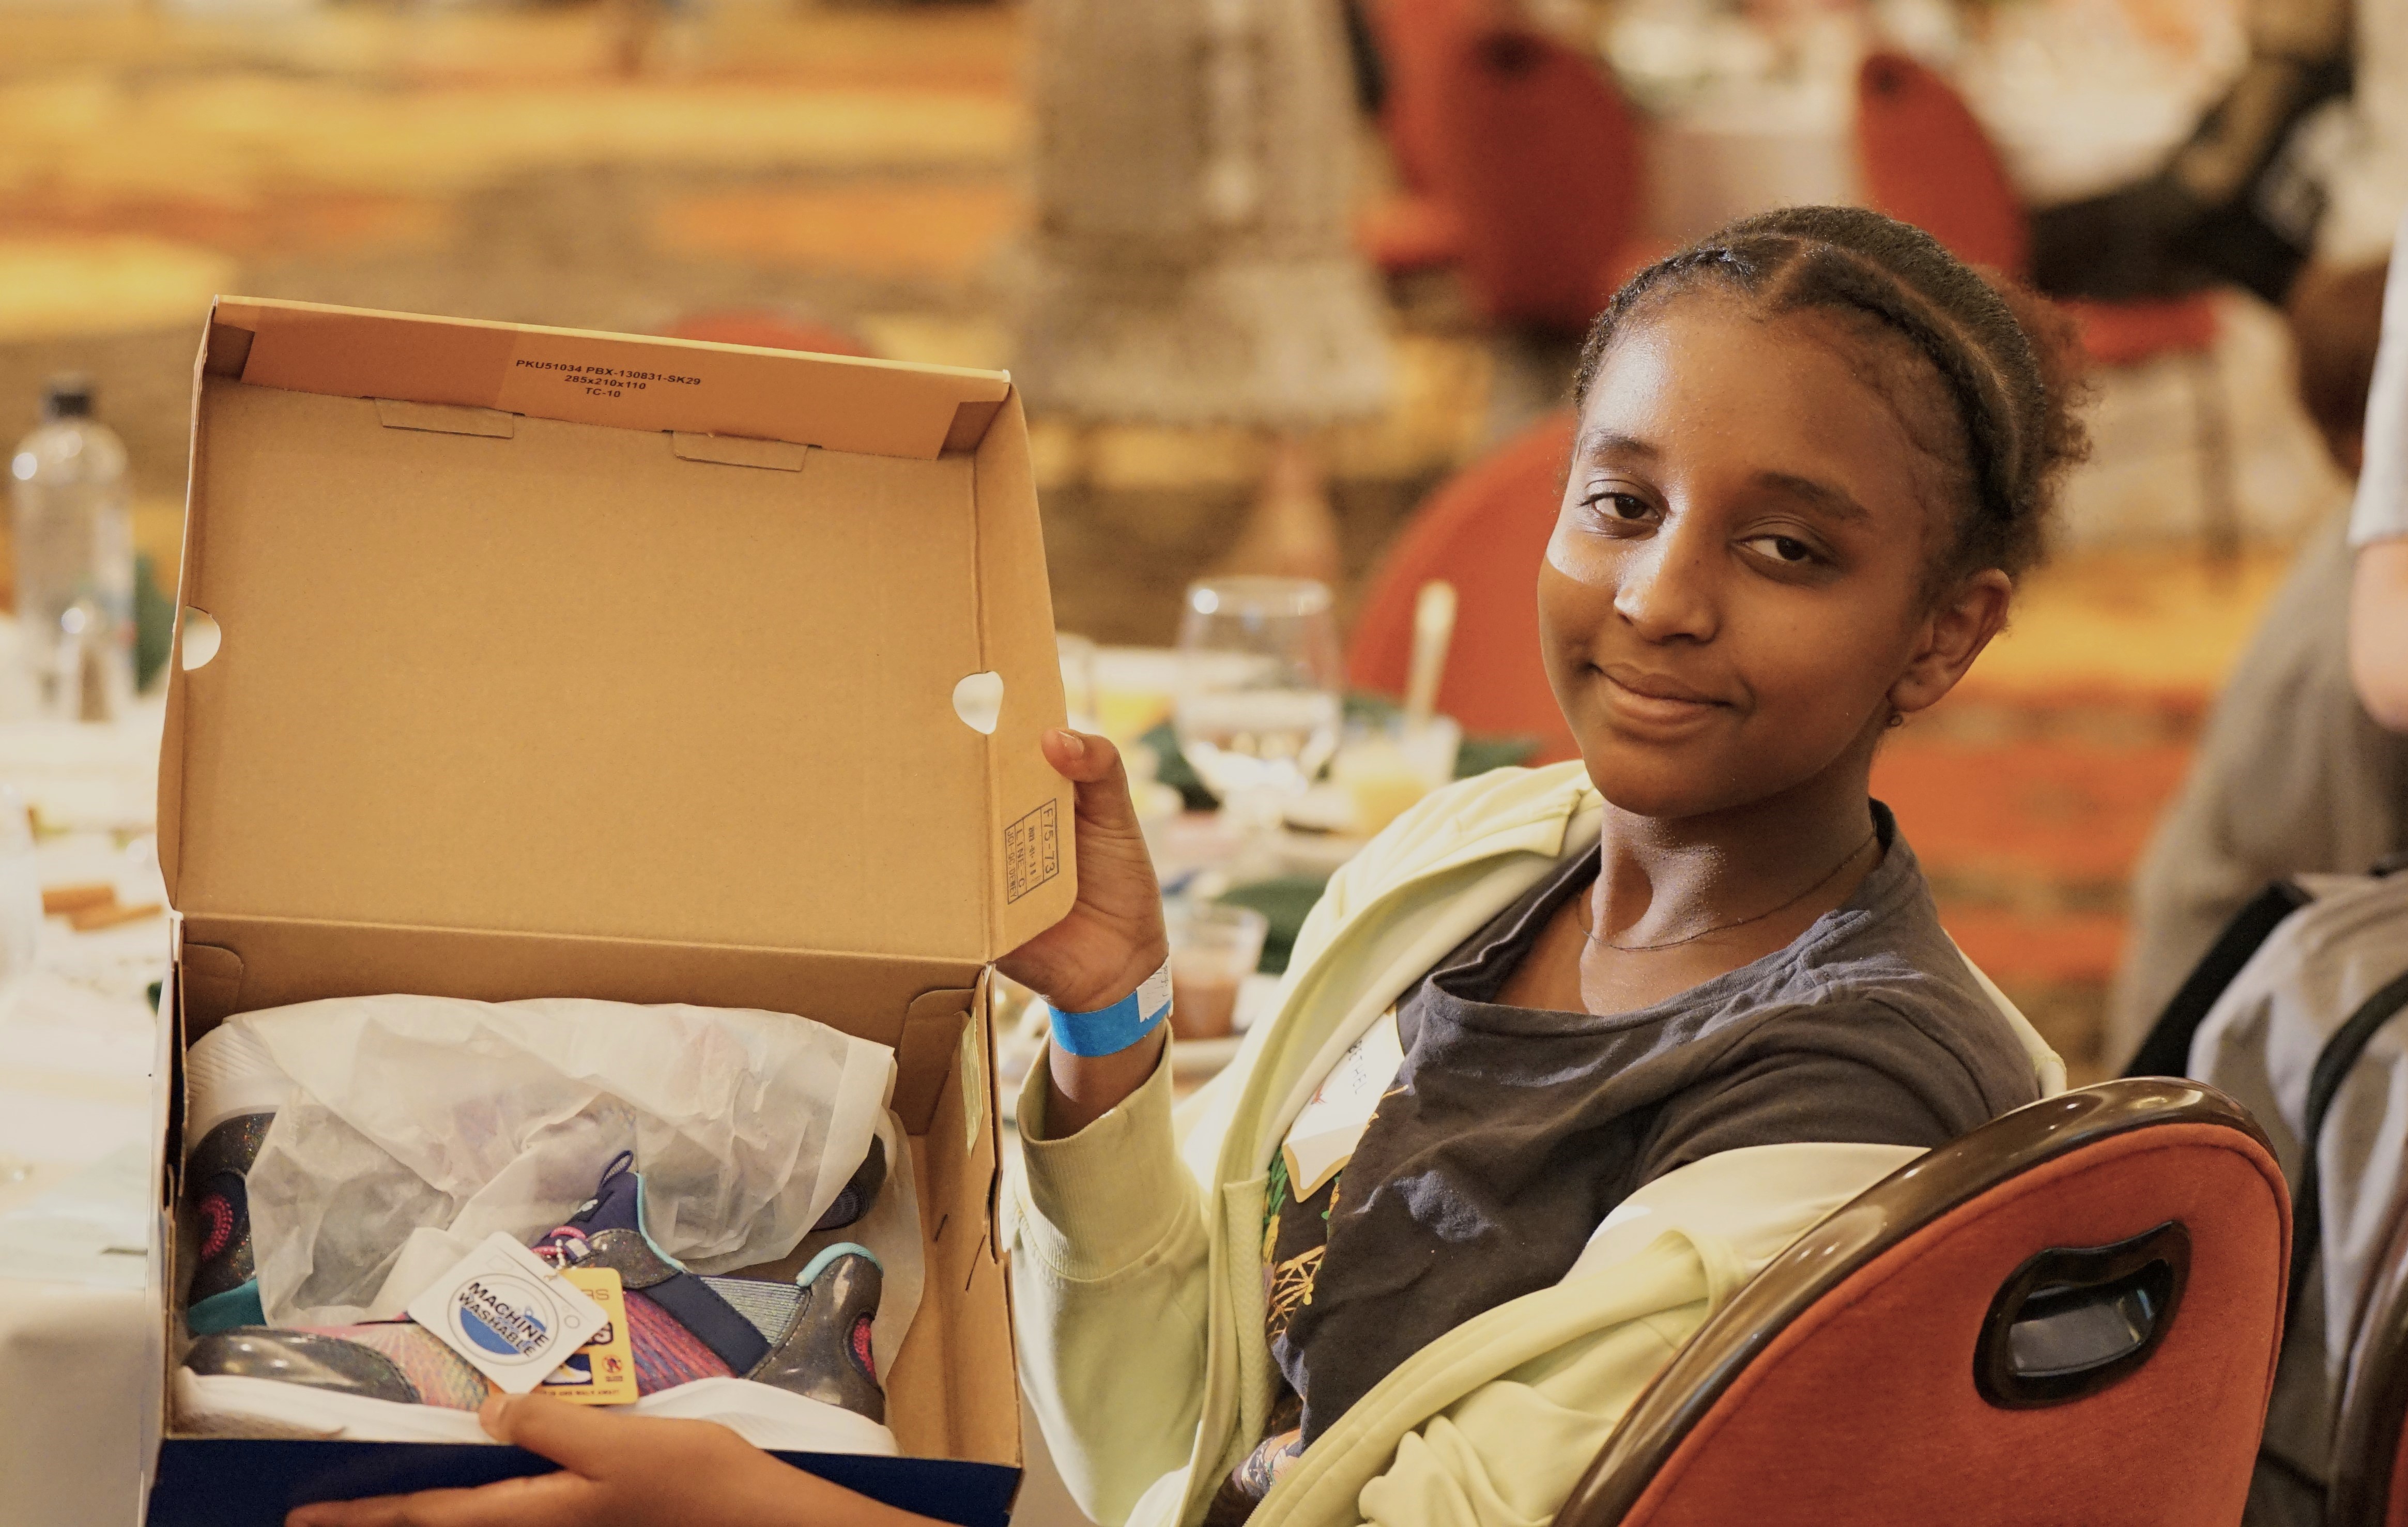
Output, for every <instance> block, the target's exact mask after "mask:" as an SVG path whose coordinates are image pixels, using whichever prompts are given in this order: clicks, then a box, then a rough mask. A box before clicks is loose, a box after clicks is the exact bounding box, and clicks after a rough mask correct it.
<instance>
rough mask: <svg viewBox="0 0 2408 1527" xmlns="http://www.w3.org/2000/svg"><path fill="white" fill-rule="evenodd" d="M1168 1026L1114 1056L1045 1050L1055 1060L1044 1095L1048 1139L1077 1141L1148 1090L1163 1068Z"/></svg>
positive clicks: (1048, 1075)
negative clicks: (1130, 1098)
mask: <svg viewBox="0 0 2408 1527" xmlns="http://www.w3.org/2000/svg"><path fill="white" fill-rule="evenodd" d="M1169 1036H1170V1025H1169V1024H1168V1023H1164V1024H1161V1025H1159V1026H1158V1027H1156V1028H1155V1029H1154V1032H1153V1033H1152V1034H1149V1035H1146V1036H1145V1037H1144V1038H1142V1039H1140V1040H1139V1041H1138V1042H1137V1043H1136V1044H1134V1045H1131V1046H1130V1047H1129V1048H1128V1049H1124V1050H1121V1051H1118V1052H1117V1053H1115V1054H1111V1055H1073V1054H1071V1053H1070V1052H1069V1051H1068V1050H1067V1049H1061V1048H1060V1047H1059V1046H1051V1045H1049V1046H1048V1047H1046V1053H1047V1054H1048V1055H1049V1056H1050V1057H1052V1060H1051V1063H1050V1065H1049V1069H1048V1073H1047V1083H1046V1091H1045V1138H1047V1139H1049V1140H1059V1139H1063V1138H1066V1137H1067V1136H1069V1135H1076V1134H1078V1133H1079V1132H1080V1131H1081V1130H1082V1129H1085V1128H1086V1127H1087V1126H1088V1125H1089V1124H1092V1123H1094V1122H1095V1121H1096V1120H1098V1119H1101V1118H1102V1117H1103V1116H1104V1115H1105V1114H1107V1113H1110V1112H1111V1110H1112V1109H1114V1108H1116V1107H1118V1106H1120V1105H1121V1104H1122V1103H1123V1102H1124V1101H1125V1100H1126V1099H1127V1097H1128V1095H1129V1094H1130V1093H1131V1092H1136V1091H1137V1090H1138V1089H1139V1088H1140V1087H1142V1086H1144V1085H1145V1082H1146V1078H1147V1077H1151V1076H1153V1075H1154V1067H1155V1066H1156V1065H1158V1064H1160V1063H1161V1062H1162V1056H1163V1051H1164V1048H1165V1046H1166V1045H1168V1042H1169Z"/></svg>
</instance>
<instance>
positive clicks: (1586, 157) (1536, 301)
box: [1435, 29, 1658, 334]
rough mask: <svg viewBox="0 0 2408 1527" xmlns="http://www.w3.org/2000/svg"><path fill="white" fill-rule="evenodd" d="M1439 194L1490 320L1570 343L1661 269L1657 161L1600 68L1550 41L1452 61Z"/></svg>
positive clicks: (1502, 37)
mask: <svg viewBox="0 0 2408 1527" xmlns="http://www.w3.org/2000/svg"><path fill="white" fill-rule="evenodd" d="M1440 63H1441V69H1440V74H1439V78H1438V95H1437V100H1436V103H1435V104H1436V107H1437V115H1438V118H1439V123H1440V126H1441V134H1440V136H1439V155H1438V163H1437V185H1438V189H1439V193H1440V196H1441V200H1443V201H1444V202H1445V203H1447V204H1448V205H1449V206H1450V207H1453V209H1454V211H1455V217H1456V219H1457V220H1458V221H1460V223H1461V225H1462V240H1463V255H1462V260H1461V264H1460V267H1459V268H1460V269H1461V271H1462V273H1463V279H1464V285H1465V286H1466V287H1467V288H1468V289H1469V292H1470V293H1471V298H1472V301H1473V302H1474V303H1475V304H1477V305H1478V306H1479V307H1480V308H1481V309H1482V311H1484V312H1485V313H1486V314H1487V315H1488V316H1489V317H1491V318H1493V319H1497V320H1499V321H1504V322H1509V323H1521V324H1529V325H1534V326H1537V327H1540V328H1548V329H1555V330H1558V331H1561V332H1564V333H1568V334H1579V333H1582V332H1584V331H1585V330H1586V329H1587V328H1588V324H1589V321H1590V320H1591V319H1593V318H1595V317H1596V316H1597V314H1598V309H1599V308H1601V307H1604V306H1605V301H1606V299H1607V298H1608V297H1610V296H1612V295H1613V289H1614V288H1615V287H1617V286H1619V285H1621V284H1622V281H1623V279H1624V278H1626V277H1627V276H1628V275H1629V274H1630V273H1631V272H1632V271H1633V270H1636V269H1637V268H1639V266H1641V265H1642V264H1646V263H1647V262H1648V261H1649V260H1652V259H1654V258H1655V256H1656V253H1657V252H1658V250H1657V248H1656V246H1655V245H1654V244H1652V243H1651V242H1650V241H1649V240H1648V239H1646V238H1645V236H1644V235H1643V234H1642V232H1641V221H1642V215H1643V212H1644V208H1645V206H1646V164H1645V150H1644V146H1643V144H1642V143H1641V140H1640V136H1639V123H1638V120H1637V117H1636V116H1635V114H1634V113H1633V112H1632V110H1631V108H1630V105H1629V103H1628V102H1627V101H1625V100H1624V99H1623V98H1622V93H1621V92H1620V91H1619V90H1618V89H1616V88H1615V86H1614V84H1613V81H1612V80H1611V79H1610V78H1607V76H1606V73H1605V71H1604V70H1603V69H1602V68H1600V67H1599V66H1598V63H1597V61H1596V60H1594V59H1592V58H1587V57H1584V56H1583V55H1582V54H1579V53H1576V52H1574V51H1573V50H1571V49H1570V48H1568V47H1566V46H1565V45H1564V44H1562V43H1560V42H1557V41H1556V40H1555V38H1553V37H1551V36H1546V35H1545V34H1543V33H1538V32H1525V31H1515V30H1494V29H1492V30H1487V31H1484V32H1482V33H1479V34H1477V35H1475V36H1470V37H1469V39H1468V40H1466V41H1465V42H1463V43H1461V44H1459V45H1458V46H1456V47H1455V48H1453V49H1451V50H1448V51H1447V53H1446V54H1445V55H1444V57H1442V58H1441V61H1440Z"/></svg>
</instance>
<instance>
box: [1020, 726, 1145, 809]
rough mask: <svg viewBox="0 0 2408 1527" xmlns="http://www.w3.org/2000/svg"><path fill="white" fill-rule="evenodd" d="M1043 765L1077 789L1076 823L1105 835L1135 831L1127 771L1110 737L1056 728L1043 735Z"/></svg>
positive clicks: (1135, 805)
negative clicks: (1094, 828)
mask: <svg viewBox="0 0 2408 1527" xmlns="http://www.w3.org/2000/svg"><path fill="white" fill-rule="evenodd" d="M1043 747H1044V751H1045V761H1046V762H1047V763H1049V764H1053V765H1054V769H1055V770H1056V771H1057V772H1058V773H1060V774H1061V776H1062V778H1065V779H1068V780H1069V781H1070V782H1071V783H1072V784H1073V785H1076V786H1077V787H1078V794H1079V807H1078V809H1079V821H1080V822H1081V823H1082V825H1084V826H1089V827H1097V828H1101V829H1103V830H1104V831H1105V832H1107V833H1135V832H1137V831H1138V822H1137V803H1136V802H1135V801H1133V800H1131V799H1130V798H1129V785H1128V771H1127V770H1126V769H1125V768H1123V767H1122V766H1121V750H1120V749H1118V748H1116V747H1114V746H1113V745H1112V739H1111V738H1110V737H1103V736H1097V735H1095V734H1093V733H1090V732H1072V731H1069V730H1068V729H1064V728H1057V729H1055V730H1054V731H1051V732H1048V733H1046V734H1045V738H1044V743H1043Z"/></svg>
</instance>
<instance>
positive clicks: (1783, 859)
mask: <svg viewBox="0 0 2408 1527" xmlns="http://www.w3.org/2000/svg"><path fill="white" fill-rule="evenodd" d="M1870 762H1871V761H1870V760H1867V766H1866V767H1863V768H1844V767H1843V768H1838V769H1832V770H1828V771H1826V772H1825V774H1824V775H1821V776H1818V777H1816V778H1813V779H1811V780H1808V781H1806V782H1805V783H1803V784H1801V785H1799V786H1798V787H1796V788H1795V789H1792V790H1789V791H1786V792H1783V793H1782V794H1780V795H1776V796H1772V797H1769V798H1767V799H1765V800H1761V801H1756V802H1753V803H1751V804H1749V805H1747V806H1741V807H1736V808H1734V809H1731V810H1728V811H1722V812H1715V813H1713V814H1711V815H1707V816H1699V817H1685V818H1681V819H1677V820H1666V819H1662V818H1651V817H1641V816H1637V815H1634V814H1633V813H1630V812H1627V811H1624V810H1621V809H1620V808H1618V807H1616V806H1613V805H1612V804H1611V803H1608V805H1607V806H1606V808H1605V826H1604V831H1603V833H1602V834H1601V835H1600V836H1599V840H1598V860H1599V868H1598V878H1597V884H1596V886H1595V888H1594V889H1593V890H1592V892H1591V893H1590V895H1589V897H1588V903H1589V908H1588V909H1589V913H1590V919H1591V920H1590V922H1589V927H1590V929H1591V931H1592V932H1593V934H1594V935H1596V937H1597V938H1598V939H1599V940H1601V941H1605V942H1608V943H1610V944H1613V945H1621V946H1628V947H1646V946H1652V945H1660V944H1663V943H1666V942H1667V941H1670V940H1674V939H1681V938H1685V937H1689V936H1691V935H1697V934H1699V933H1701V932H1703V931H1705V930H1709V929H1714V928H1719V927H1722V926H1725V925H1727V924H1730V923H1733V922H1736V921H1739V920H1742V919H1749V918H1756V917H1761V916H1763V915H1764V914H1767V913H1769V912H1771V911H1774V910H1775V909H1777V908H1781V907H1783V906H1785V904H1788V903H1791V902H1793V901H1798V900H1802V899H1809V898H1811V899H1812V900H1813V901H1814V902H1816V903H1817V904H1824V903H1828V904H1829V905H1830V906H1837V905H1839V903H1840V902H1842V901H1844V900H1846V898H1847V896H1848V895H1849V894H1850V893H1851V892H1854V890H1855V889H1856V882H1857V881H1858V880H1861V879H1862V878H1863V874H1864V872H1865V871H1866V870H1869V869H1870V868H1871V865H1872V864H1874V863H1878V862H1879V858H1880V856H1879V855H1878V854H1872V855H1868V854H1866V853H1865V852H1864V851H1863V850H1864V849H1865V848H1866V839H1867V837H1868V836H1870V835H1871V833H1872V831H1873V820H1872V810H1871V799H1870V796H1869V794H1868V779H1869V776H1870ZM1852 859H1853V865H1854V868H1855V873H1854V874H1850V873H1848V869H1847V867H1846V866H1848V865H1849V863H1850V862H1851V860H1852ZM1841 879H1845V880H1846V881H1847V883H1846V884H1845V885H1844V886H1842V885H1840V884H1838V883H1837V882H1838V881H1839V880H1841ZM1834 892H1836V895H1834ZM1826 909H1828V907H1826V906H1820V905H1818V906H1817V908H1816V911H1817V913H1818V914H1819V912H1820V911H1822V910H1826ZM1801 910H1802V908H1801Z"/></svg>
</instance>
